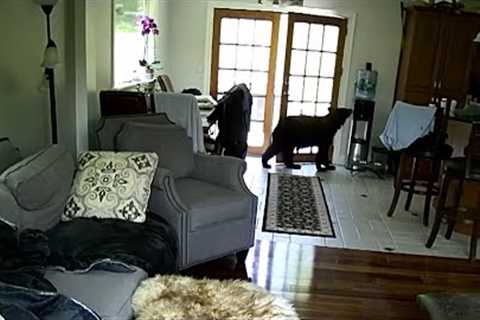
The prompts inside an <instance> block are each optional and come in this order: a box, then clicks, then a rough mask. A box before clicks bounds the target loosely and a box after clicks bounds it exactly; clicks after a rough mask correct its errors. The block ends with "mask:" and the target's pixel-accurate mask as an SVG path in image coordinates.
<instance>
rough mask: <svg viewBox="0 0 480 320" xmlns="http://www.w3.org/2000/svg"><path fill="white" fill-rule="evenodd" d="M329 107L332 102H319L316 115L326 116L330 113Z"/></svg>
mask: <svg viewBox="0 0 480 320" xmlns="http://www.w3.org/2000/svg"><path fill="white" fill-rule="evenodd" d="M328 108H330V103H318V104H317V106H316V109H317V110H316V111H315V113H316V114H315V115H316V116H317V117H324V116H326V115H328Z"/></svg>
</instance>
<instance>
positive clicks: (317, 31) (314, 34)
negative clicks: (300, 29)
mask: <svg viewBox="0 0 480 320" xmlns="http://www.w3.org/2000/svg"><path fill="white" fill-rule="evenodd" d="M322 41H323V25H321V24H311V25H310V35H309V38H308V49H310V50H322Z"/></svg>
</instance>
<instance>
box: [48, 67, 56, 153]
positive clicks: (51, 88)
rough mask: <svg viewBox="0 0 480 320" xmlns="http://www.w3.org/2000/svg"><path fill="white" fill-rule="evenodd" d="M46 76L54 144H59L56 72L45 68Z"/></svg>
mask: <svg viewBox="0 0 480 320" xmlns="http://www.w3.org/2000/svg"><path fill="white" fill-rule="evenodd" d="M45 76H46V77H47V80H48V94H49V100H50V122H51V123H50V125H51V130H52V143H53V144H57V143H58V130H57V102H56V99H55V72H54V70H53V69H51V68H45Z"/></svg>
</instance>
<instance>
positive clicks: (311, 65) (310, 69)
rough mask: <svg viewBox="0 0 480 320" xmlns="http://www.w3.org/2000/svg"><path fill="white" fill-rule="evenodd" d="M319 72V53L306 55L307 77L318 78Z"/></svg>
mask: <svg viewBox="0 0 480 320" xmlns="http://www.w3.org/2000/svg"><path fill="white" fill-rule="evenodd" d="M319 72H320V52H313V51H311V52H308V53H307V72H306V74H307V75H309V76H318V74H319Z"/></svg>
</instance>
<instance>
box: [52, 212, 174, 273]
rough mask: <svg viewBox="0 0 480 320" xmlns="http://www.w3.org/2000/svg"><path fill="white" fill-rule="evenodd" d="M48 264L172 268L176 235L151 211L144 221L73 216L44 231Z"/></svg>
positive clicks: (150, 270)
mask: <svg viewBox="0 0 480 320" xmlns="http://www.w3.org/2000/svg"><path fill="white" fill-rule="evenodd" d="M47 235H48V238H49V248H50V252H51V253H50V257H49V265H52V266H60V267H63V268H65V269H67V270H87V269H89V268H90V267H91V266H92V264H95V263H98V262H102V261H105V260H111V261H118V262H123V263H125V264H128V265H134V266H137V267H140V268H142V269H143V270H145V271H146V272H147V273H148V274H149V275H154V274H159V273H160V274H166V273H173V272H175V270H176V256H177V246H176V235H175V233H174V232H173V230H172V228H171V227H170V226H169V225H168V224H167V223H166V222H164V221H163V220H162V219H161V218H157V217H155V216H154V214H150V215H148V218H147V221H146V222H145V223H132V222H126V221H123V220H116V219H91V218H89V219H74V220H72V221H69V222H61V223H59V224H58V225H57V226H55V227H54V228H53V229H51V230H49V231H48V232H47Z"/></svg>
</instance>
